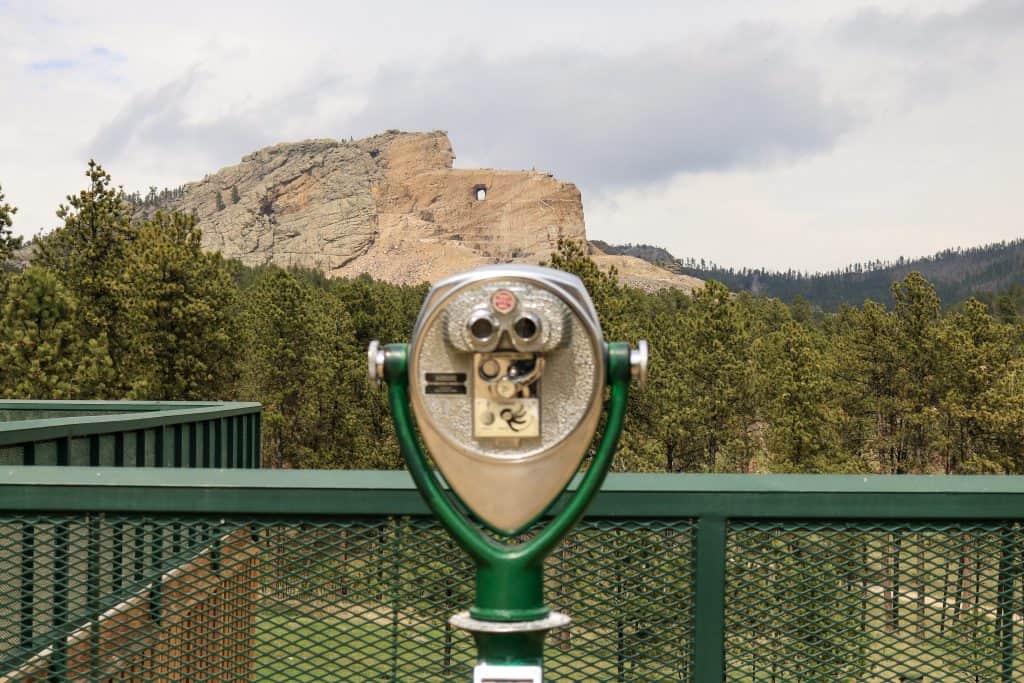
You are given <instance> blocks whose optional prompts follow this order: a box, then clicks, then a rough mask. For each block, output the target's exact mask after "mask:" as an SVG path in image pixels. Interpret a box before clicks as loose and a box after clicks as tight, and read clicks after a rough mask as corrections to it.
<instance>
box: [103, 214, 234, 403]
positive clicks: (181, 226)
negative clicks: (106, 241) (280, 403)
mask: <svg viewBox="0 0 1024 683" xmlns="http://www.w3.org/2000/svg"><path fill="white" fill-rule="evenodd" d="M200 241H201V235H200V232H199V230H198V229H197V228H196V227H195V223H194V221H193V220H192V218H191V217H190V216H186V215H183V214H176V213H174V214H167V213H163V212H160V211H158V212H157V213H156V214H155V215H154V216H153V217H152V218H151V219H150V220H148V221H147V222H146V223H144V224H142V225H140V226H139V227H138V228H137V229H136V238H135V240H134V241H133V242H132V243H131V244H130V245H129V247H128V249H127V251H126V254H125V256H126V263H125V269H124V273H123V274H122V277H121V279H120V282H119V288H118V295H119V298H120V300H121V309H122V310H123V312H124V314H123V318H122V325H123V327H122V328H121V329H120V330H119V332H120V336H121V338H122V339H124V340H126V350H125V356H124V362H123V370H124V373H125V375H126V376H127V377H129V378H130V387H129V397H130V398H135V399H148V400H197V399H204V400H211V399H215V398H225V397H226V396H227V395H228V393H229V384H230V380H231V378H232V375H233V358H232V351H233V350H234V348H235V346H234V344H233V341H232V339H231V314H230V312H231V310H232V307H233V305H234V302H235V296H236V291H235V285H234V282H233V280H232V278H231V273H230V268H229V266H228V264H227V263H225V261H224V260H223V259H222V258H221V256H220V254H217V253H214V254H206V253H204V252H203V251H202V248H201V246H200Z"/></svg>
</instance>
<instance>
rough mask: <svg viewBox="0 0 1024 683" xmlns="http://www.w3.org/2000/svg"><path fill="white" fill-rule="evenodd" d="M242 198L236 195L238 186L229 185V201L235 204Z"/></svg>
mask: <svg viewBox="0 0 1024 683" xmlns="http://www.w3.org/2000/svg"><path fill="white" fill-rule="evenodd" d="M241 199H242V198H241V197H239V196H238V186H237V185H232V186H231V203H232V204H237V203H238V202H239V201H240V200H241Z"/></svg>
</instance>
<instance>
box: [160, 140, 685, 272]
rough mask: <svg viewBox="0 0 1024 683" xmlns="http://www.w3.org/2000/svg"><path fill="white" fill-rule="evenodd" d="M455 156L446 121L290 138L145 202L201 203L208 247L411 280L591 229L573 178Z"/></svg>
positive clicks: (631, 266)
mask: <svg viewBox="0 0 1024 683" xmlns="http://www.w3.org/2000/svg"><path fill="white" fill-rule="evenodd" d="M454 159H455V155H454V153H453V151H452V144H451V141H450V140H449V139H448V136H447V134H445V133H444V132H442V131H434V132H429V133H404V132H400V131H387V132H386V133H382V134H380V135H374V136H372V137H368V138H364V139H361V140H351V141H343V140H331V139H317V140H306V141H303V142H295V143H284V144H279V145H274V146H272V147H266V148H264V149H261V150H259V151H256V152H254V153H252V154H249V155H247V156H245V157H243V159H242V161H241V163H239V164H236V165H234V166H229V167H227V168H223V169H221V170H219V171H217V172H216V173H214V174H212V175H208V176H206V178H204V179H203V180H201V181H199V182H194V183H189V184H188V185H186V186H185V188H184V192H182V193H180V195H179V196H175V197H173V198H171V199H168V200H164V201H161V202H160V203H159V204H157V205H155V206H154V205H152V204H151V205H147V206H146V207H145V208H144V209H143V210H144V211H152V210H154V208H156V207H159V208H162V209H166V210H173V211H181V212H186V213H193V214H194V215H195V216H196V217H197V218H198V220H199V227H200V228H201V229H202V231H203V246H204V247H206V248H208V249H216V250H219V251H220V252H221V253H222V254H223V255H224V256H226V257H229V258H236V259H239V260H240V261H242V262H243V263H245V264H247V265H251V266H254V265H260V264H265V263H275V264H278V265H281V266H304V267H309V268H316V269H319V270H321V271H323V272H324V273H325V274H326V275H328V276H329V277H353V276H356V275H359V274H361V273H368V274H369V275H371V276H373V277H374V278H377V279H381V280H387V281H390V282H395V283H406V284H411V283H418V282H423V281H428V282H434V281H436V280H439V279H441V278H443V277H446V276H448V275H451V274H453V273H456V272H459V271H462V270H466V269H468V268H473V267H476V266H480V265H484V264H488V263H505V262H523V263H537V262H539V261H541V260H543V259H544V258H546V257H547V256H548V255H549V254H550V253H551V252H552V251H553V250H554V249H555V248H556V246H557V243H558V240H559V239H560V238H567V239H571V240H579V241H582V240H586V229H585V227H584V220H583V203H582V199H581V196H580V191H579V190H578V189H577V188H576V186H575V185H573V184H572V183H567V182H563V181H560V180H558V179H556V178H554V177H553V176H552V175H551V174H550V173H543V172H538V171H505V170H496V169H487V168H481V169H456V168H453V167H452V163H453V161H454ZM594 258H595V260H596V261H597V262H598V263H599V264H600V265H602V266H604V267H607V266H611V265H614V266H616V267H617V268H618V270H619V273H620V276H621V278H622V280H623V281H625V282H627V283H629V284H632V285H635V286H640V287H643V288H645V289H660V288H663V287H678V288H682V289H686V290H689V289H692V288H693V287H694V286H699V285H700V281H699V280H697V279H696V278H690V277H686V276H681V275H678V274H674V273H669V272H668V271H665V270H662V269H660V268H656V267H654V266H652V265H650V264H648V263H645V262H643V261H641V260H640V259H636V258H633V257H630V256H618V255H614V256H613V255H605V254H603V253H602V252H600V251H599V250H597V249H594Z"/></svg>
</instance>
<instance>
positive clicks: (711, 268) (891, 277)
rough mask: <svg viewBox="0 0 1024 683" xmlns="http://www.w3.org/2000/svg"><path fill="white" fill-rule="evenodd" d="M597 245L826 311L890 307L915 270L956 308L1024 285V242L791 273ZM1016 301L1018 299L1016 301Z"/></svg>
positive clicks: (633, 247)
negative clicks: (897, 285)
mask: <svg viewBox="0 0 1024 683" xmlns="http://www.w3.org/2000/svg"><path fill="white" fill-rule="evenodd" d="M593 244H594V246H596V247H597V248H598V249H600V250H601V251H603V252H605V253H609V254H626V255H629V256H636V257H639V258H642V259H645V260H648V261H651V262H652V263H656V264H658V265H660V266H662V267H665V268H668V269H670V270H673V271H675V272H678V273H683V274H685V275H692V276H694V277H698V278H701V279H704V280H708V279H710V280H717V281H719V282H721V283H722V284H724V285H726V286H727V287H729V289H732V290H739V291H747V292H752V293H755V294H763V295H766V296H770V297H777V298H779V299H782V300H783V301H786V302H792V301H794V300H795V299H796V298H797V297H802V298H803V299H805V300H806V301H807V302H808V303H810V304H811V305H812V306H817V307H820V308H822V309H824V310H826V311H831V310H836V309H838V308H839V307H840V306H841V305H842V304H850V305H860V304H862V303H863V302H864V301H865V300H868V299H871V300H873V301H878V302H881V303H885V304H886V305H890V304H891V303H892V291H891V288H892V284H893V283H894V282H898V281H900V280H902V279H903V278H905V277H906V276H907V275H908V274H909V273H911V272H913V271H917V272H920V273H921V274H922V275H924V277H925V278H926V279H928V281H929V282H931V283H932V284H933V285H934V286H935V289H936V292H937V293H938V295H939V297H940V298H941V299H942V301H943V303H944V304H946V305H947V306H948V305H954V304H956V303H959V302H961V301H963V300H965V299H967V298H968V297H970V296H977V297H978V298H980V299H982V300H984V301H987V302H990V303H991V302H992V301H993V299H994V298H995V295H996V294H997V293H1003V292H1010V293H1011V295H1013V294H1014V293H1019V291H1020V287H1021V286H1022V285H1024V239H1017V240H1013V241H1012V242H997V243H995V244H988V245H985V246H982V247H971V248H968V249H959V248H958V249H947V250H945V251H940V252H939V253H937V254H935V255H933V256H926V257H924V258H918V259H913V260H908V259H905V258H903V257H900V258H899V259H898V260H896V261H873V262H870V263H856V264H853V265H849V266H847V267H845V268H843V269H841V270H833V271H829V272H825V273H803V272H799V271H795V270H789V271H785V272H780V271H772V270H767V269H764V268H742V269H740V270H736V269H734V268H724V267H722V266H719V265H717V264H715V263H712V262H709V261H705V260H704V259H695V258H685V259H680V258H675V257H673V256H672V254H670V253H669V252H668V251H666V250H665V249H662V248H660V247H653V246H650V245H646V244H639V245H634V244H627V245H609V244H606V243H605V242H601V241H597V240H595V241H594V242H593ZM1015 298H1016V297H1015Z"/></svg>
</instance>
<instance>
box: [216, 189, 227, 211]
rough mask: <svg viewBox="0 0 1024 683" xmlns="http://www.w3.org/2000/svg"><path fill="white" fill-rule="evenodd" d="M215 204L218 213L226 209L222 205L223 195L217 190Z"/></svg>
mask: <svg viewBox="0 0 1024 683" xmlns="http://www.w3.org/2000/svg"><path fill="white" fill-rule="evenodd" d="M216 202H217V210H218V211H223V210H224V209H225V208H226V205H225V204H224V195H223V194H222V193H221V191H220V190H217V197H216Z"/></svg>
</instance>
